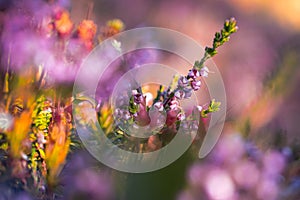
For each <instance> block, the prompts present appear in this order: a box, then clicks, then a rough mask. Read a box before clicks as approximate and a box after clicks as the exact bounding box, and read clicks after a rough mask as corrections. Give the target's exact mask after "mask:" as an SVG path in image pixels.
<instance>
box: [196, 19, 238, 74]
mask: <svg viewBox="0 0 300 200" xmlns="http://www.w3.org/2000/svg"><path fill="white" fill-rule="evenodd" d="M236 23H237V22H236V20H235V19H234V18H231V19H229V20H228V19H227V20H225V22H224V27H223V29H221V31H220V32H216V33H215V37H214V39H213V45H212V47H206V48H205V53H204V56H203V58H202V59H201V60H200V61H199V60H197V61H196V62H195V63H194V68H195V69H197V70H200V69H201V68H202V67H203V65H204V62H205V61H206V60H207V59H209V58H211V57H213V56H214V55H216V54H217V53H218V51H217V48H218V47H220V46H222V45H223V44H224V43H225V42H228V41H229V38H230V35H231V34H233V33H235V32H237V30H238V27H237V26H236Z"/></svg>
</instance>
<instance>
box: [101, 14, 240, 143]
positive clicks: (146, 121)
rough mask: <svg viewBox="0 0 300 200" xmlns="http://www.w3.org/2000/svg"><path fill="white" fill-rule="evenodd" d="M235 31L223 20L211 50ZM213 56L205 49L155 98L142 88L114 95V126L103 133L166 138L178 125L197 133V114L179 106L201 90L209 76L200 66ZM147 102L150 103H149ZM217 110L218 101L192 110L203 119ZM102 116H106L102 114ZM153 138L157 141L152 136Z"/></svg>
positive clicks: (233, 22)
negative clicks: (140, 130) (141, 130)
mask: <svg viewBox="0 0 300 200" xmlns="http://www.w3.org/2000/svg"><path fill="white" fill-rule="evenodd" d="M236 31H237V26H236V21H235V20H234V19H233V18H232V19H230V20H226V21H225V23H224V28H223V29H222V30H221V35H222V37H221V36H220V34H219V33H216V35H215V38H214V43H213V49H214V51H215V49H216V48H218V47H219V46H221V45H222V44H224V43H225V42H226V41H228V40H229V36H230V35H231V34H232V33H234V32H236ZM213 55H215V54H211V51H210V48H206V49H205V53H204V55H203V58H202V59H200V60H197V61H196V62H195V64H194V65H193V66H192V68H191V69H190V70H189V71H188V73H187V75H185V76H183V75H179V76H178V75H177V76H174V78H173V80H172V82H171V83H170V85H169V87H164V86H163V85H160V86H159V89H158V90H157V95H156V97H155V98H152V97H151V96H152V95H151V96H147V95H146V94H144V91H143V87H141V86H140V87H138V88H133V89H132V88H131V90H130V91H128V92H127V93H128V94H127V93H125V94H118V95H119V99H118V100H117V102H118V105H117V108H115V111H114V112H112V113H114V114H115V121H110V122H111V123H115V124H114V128H113V129H110V130H111V132H108V133H107V134H108V135H113V136H112V138H115V137H117V138H123V139H124V138H125V139H126V140H127V139H128V137H125V136H126V132H127V133H129V132H130V130H132V129H130V128H129V127H130V126H133V127H137V126H141V127H148V128H149V129H148V132H152V135H153V136H154V135H156V134H159V135H165V134H164V133H166V135H168V134H170V133H172V135H174V134H176V131H178V129H179V127H180V126H181V125H182V127H183V128H184V130H186V131H185V132H187V133H189V132H193V131H194V130H197V128H198V126H199V125H198V123H199V122H198V121H199V119H198V120H197V117H196V116H197V114H196V113H195V112H192V114H191V113H186V112H185V111H184V110H183V108H182V107H181V101H182V100H184V99H188V98H191V96H192V93H193V92H194V91H197V90H199V89H200V88H201V84H202V82H201V78H206V77H208V74H209V73H210V71H209V69H208V67H207V66H205V65H204V63H205V61H206V60H207V59H208V58H209V57H212V56H213ZM126 99H127V102H126ZM128 101H129V102H128ZM149 102H152V104H151V103H149ZM219 107H220V102H216V101H215V100H214V99H212V100H211V101H210V103H209V104H208V106H200V105H199V106H197V107H196V111H198V114H199V113H200V115H201V117H203V118H204V117H208V114H209V113H213V112H216V111H218V110H219ZM112 109H113V108H112ZM99 115H100V119H101V115H102V114H101V113H100V114H99ZM103 115H106V114H105V113H104V114H103ZM99 121H100V125H102V124H104V122H101V120H99ZM101 123H102V124H101ZM158 127H159V128H158ZM136 129H137V128H136ZM120 130H121V131H122V134H121V135H120V134H119V133H120ZM192 130H193V131H192ZM162 137H163V136H162ZM155 138H156V139H157V137H156V136H155ZM152 139H153V137H151V138H149V140H152ZM129 140H131V141H132V140H133V141H135V139H134V138H130V137H129ZM162 140H163V139H162ZM122 142H124V141H122ZM142 143H143V144H145V145H147V144H149V142H148V141H147V140H144V141H142ZM163 143H164V144H167V143H168V142H167V141H163ZM146 149H149V148H146Z"/></svg>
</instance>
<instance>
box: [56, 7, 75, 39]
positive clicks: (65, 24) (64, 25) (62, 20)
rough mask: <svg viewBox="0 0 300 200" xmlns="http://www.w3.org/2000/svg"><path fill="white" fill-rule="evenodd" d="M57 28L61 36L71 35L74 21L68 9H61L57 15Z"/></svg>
mask: <svg viewBox="0 0 300 200" xmlns="http://www.w3.org/2000/svg"><path fill="white" fill-rule="evenodd" d="M54 25H55V28H56V30H57V32H58V33H59V34H60V35H61V36H66V35H69V34H70V33H71V31H72V29H73V22H72V21H71V19H70V14H69V12H68V11H61V13H58V14H57V15H56V19H55V21H54Z"/></svg>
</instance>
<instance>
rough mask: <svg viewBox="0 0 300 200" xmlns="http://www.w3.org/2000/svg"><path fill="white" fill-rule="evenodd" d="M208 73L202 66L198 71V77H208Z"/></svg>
mask: <svg viewBox="0 0 300 200" xmlns="http://www.w3.org/2000/svg"><path fill="white" fill-rule="evenodd" d="M208 73H209V70H208V68H207V67H206V66H204V67H203V68H202V69H200V76H203V77H208Z"/></svg>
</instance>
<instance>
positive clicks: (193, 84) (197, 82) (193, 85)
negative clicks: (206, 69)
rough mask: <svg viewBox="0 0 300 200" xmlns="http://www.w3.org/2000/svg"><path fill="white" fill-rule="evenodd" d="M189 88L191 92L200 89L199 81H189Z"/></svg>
mask: <svg viewBox="0 0 300 200" xmlns="http://www.w3.org/2000/svg"><path fill="white" fill-rule="evenodd" d="M191 86H192V88H193V90H195V91H196V90H199V89H200V86H201V81H199V80H198V81H196V80H192V81H191Z"/></svg>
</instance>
